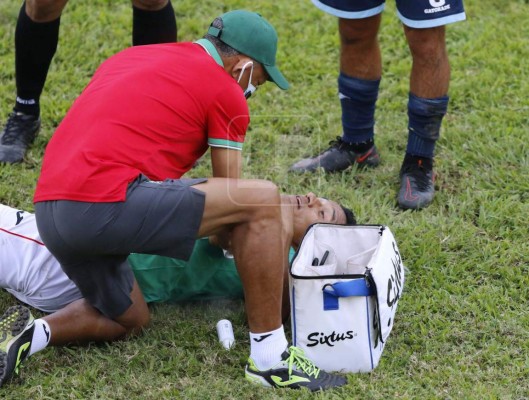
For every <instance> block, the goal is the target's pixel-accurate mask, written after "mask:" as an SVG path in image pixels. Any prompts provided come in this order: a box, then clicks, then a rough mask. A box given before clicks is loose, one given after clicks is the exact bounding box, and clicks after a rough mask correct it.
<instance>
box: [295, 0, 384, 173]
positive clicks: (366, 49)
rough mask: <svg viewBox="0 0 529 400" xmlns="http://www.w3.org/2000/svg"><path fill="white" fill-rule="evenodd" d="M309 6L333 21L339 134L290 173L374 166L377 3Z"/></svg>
mask: <svg viewBox="0 0 529 400" xmlns="http://www.w3.org/2000/svg"><path fill="white" fill-rule="evenodd" d="M314 3H315V4H316V5H317V6H318V7H320V8H322V9H323V10H324V11H327V12H329V13H331V14H333V15H335V16H337V17H339V20H338V29H339V33H340V75H339V77H338V91H339V98H340V103H341V108H342V129H343V134H342V137H338V138H337V140H336V141H333V142H331V146H330V147H329V148H328V149H326V150H324V151H323V152H322V153H320V154H319V155H318V156H316V157H313V158H307V159H304V160H301V161H299V162H297V163H296V164H294V165H293V166H292V167H291V170H292V171H298V172H302V171H314V170H316V169H317V168H318V167H321V168H323V169H324V170H325V171H327V172H335V171H342V170H344V169H346V168H348V167H349V166H351V165H353V164H355V163H357V164H358V165H359V166H376V165H378V163H379V162H380V157H379V155H378V152H377V149H376V147H375V145H374V125H375V104H376V100H377V97H378V89H379V84H380V76H381V71H382V64H381V55H380V48H379V44H378V39H377V36H378V30H379V27H380V21H381V15H380V13H381V12H382V10H383V8H384V4H383V1H377V0H374V1H371V2H364V3H370V4H369V5H366V4H364V6H359V5H358V3H357V4H354V3H355V2H353V1H350V2H346V1H342V2H338V1H333V0H320V1H314ZM323 6H326V7H327V8H326V7H323ZM329 6H332V8H330V9H329V8H328V7H329ZM359 7H363V8H359Z"/></svg>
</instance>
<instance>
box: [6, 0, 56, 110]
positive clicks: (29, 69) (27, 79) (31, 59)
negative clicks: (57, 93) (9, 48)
mask: <svg viewBox="0 0 529 400" xmlns="http://www.w3.org/2000/svg"><path fill="white" fill-rule="evenodd" d="M60 22H61V19H60V17H59V18H57V19H56V20H54V21H51V22H43V23H39V22H34V21H32V20H31V19H30V18H29V17H28V15H27V14H26V4H25V3H24V4H23V5H22V8H21V9H20V14H19V16H18V20H17V26H16V29H15V71H16V84H17V100H16V103H15V111H20V112H23V113H26V114H33V115H39V113H40V107H39V99H40V95H41V93H42V89H43V88H44V84H45V83H46V76H47V75H48V69H49V68H50V64H51V60H52V59H53V56H54V54H55V51H56V50H57V43H58V42H59V26H60Z"/></svg>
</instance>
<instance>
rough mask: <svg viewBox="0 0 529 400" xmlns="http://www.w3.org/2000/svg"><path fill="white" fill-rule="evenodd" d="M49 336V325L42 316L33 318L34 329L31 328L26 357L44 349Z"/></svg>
mask: <svg viewBox="0 0 529 400" xmlns="http://www.w3.org/2000/svg"><path fill="white" fill-rule="evenodd" d="M50 338H51V331H50V326H49V325H48V323H47V322H46V321H44V320H43V319H42V318H39V319H36V320H35V329H34V330H33V339H31V347H30V349H29V354H28V357H29V356H30V355H32V354H35V353H36V352H38V351H41V350H43V349H45V348H46V347H47V346H48V343H49V342H50Z"/></svg>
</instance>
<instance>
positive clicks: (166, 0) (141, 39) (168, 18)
mask: <svg viewBox="0 0 529 400" xmlns="http://www.w3.org/2000/svg"><path fill="white" fill-rule="evenodd" d="M176 36H177V27H176V17H175V13H174V9H173V5H172V4H171V0H132V44H133V45H134V46H138V45H144V44H154V43H172V42H176Z"/></svg>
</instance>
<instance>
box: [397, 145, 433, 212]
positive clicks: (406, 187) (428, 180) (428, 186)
mask: <svg viewBox="0 0 529 400" xmlns="http://www.w3.org/2000/svg"><path fill="white" fill-rule="evenodd" d="M434 181H435V174H434V172H433V160H432V159H431V158H423V157H413V156H410V155H406V157H405V158H404V162H403V163H402V167H401V169H400V190H399V194H398V203H399V207H400V208H402V209H405V210H406V209H410V210H419V209H421V208H425V207H428V206H429V205H430V203H431V202H432V201H433V197H434V193H435V188H434Z"/></svg>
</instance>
